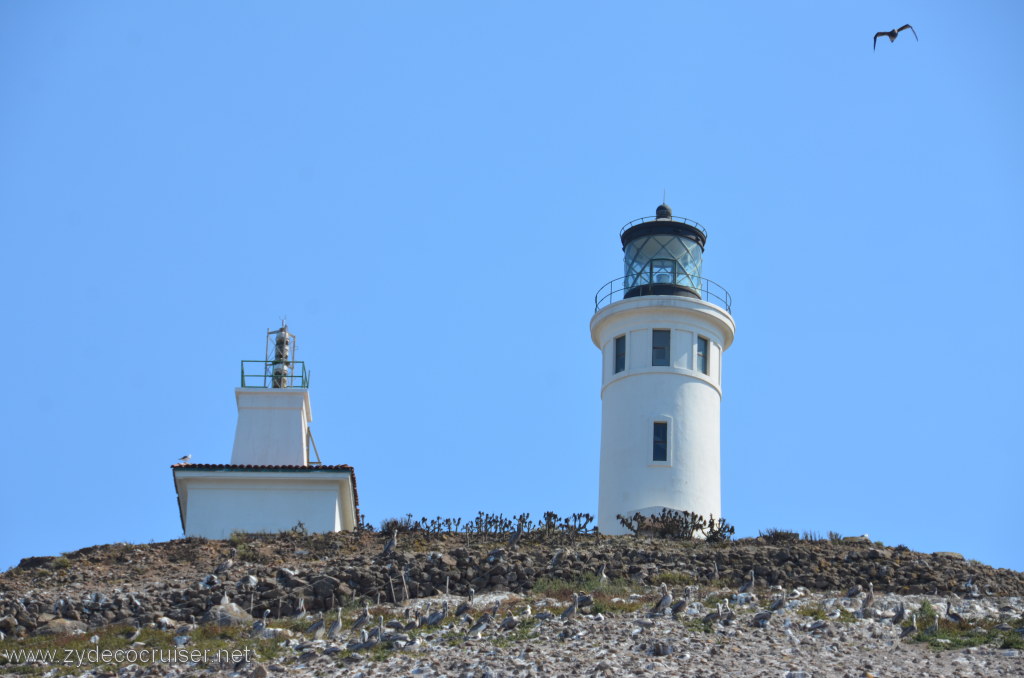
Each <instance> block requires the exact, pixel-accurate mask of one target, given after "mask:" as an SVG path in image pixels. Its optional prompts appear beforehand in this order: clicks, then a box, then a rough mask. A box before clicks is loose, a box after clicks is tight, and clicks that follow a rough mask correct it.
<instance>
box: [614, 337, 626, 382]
mask: <svg viewBox="0 0 1024 678" xmlns="http://www.w3.org/2000/svg"><path fill="white" fill-rule="evenodd" d="M625 369H626V337H625V335H623V336H621V337H615V373H616V374H618V373H619V372H622V371H623V370H625Z"/></svg>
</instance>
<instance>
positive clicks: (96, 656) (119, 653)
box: [0, 645, 256, 667]
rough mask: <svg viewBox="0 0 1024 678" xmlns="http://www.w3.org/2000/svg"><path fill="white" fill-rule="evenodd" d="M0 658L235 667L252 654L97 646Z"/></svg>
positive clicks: (5, 654) (8, 653)
mask: <svg viewBox="0 0 1024 678" xmlns="http://www.w3.org/2000/svg"><path fill="white" fill-rule="evenodd" d="M0 657H2V658H4V659H6V660H7V661H8V662H9V663H11V664H26V663H42V664H62V665H64V666H75V667H81V666H89V665H92V664H188V663H194V664H208V663H211V662H218V663H224V664H227V663H230V664H237V663H238V662H240V661H243V660H244V661H254V660H255V659H256V651H255V650H253V649H250V648H247V647H243V648H240V649H234V650H189V649H187V648H183V647H179V648H173V649H156V648H148V647H143V648H138V649H136V648H125V649H117V650H110V649H100V647H99V646H98V645H96V646H93V647H90V648H86V649H84V650H80V649H73V648H64V649H60V650H0Z"/></svg>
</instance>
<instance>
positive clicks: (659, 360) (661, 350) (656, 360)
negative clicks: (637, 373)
mask: <svg viewBox="0 0 1024 678" xmlns="http://www.w3.org/2000/svg"><path fill="white" fill-rule="evenodd" d="M653 335H654V336H653V339H652V342H651V365H654V366H655V367H658V366H659V365H661V366H666V367H667V366H668V364H669V353H670V352H671V347H670V343H671V341H672V338H671V337H672V333H671V332H670V331H669V330H654V333H653Z"/></svg>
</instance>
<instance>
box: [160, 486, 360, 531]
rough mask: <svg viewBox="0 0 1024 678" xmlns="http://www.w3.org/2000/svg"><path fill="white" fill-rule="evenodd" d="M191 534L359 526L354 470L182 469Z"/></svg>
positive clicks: (185, 512) (185, 513)
mask: <svg viewBox="0 0 1024 678" xmlns="http://www.w3.org/2000/svg"><path fill="white" fill-rule="evenodd" d="M175 483H176V485H177V488H178V500H179V502H180V504H181V505H182V509H183V510H182V518H183V521H184V529H185V534H186V536H200V537H206V538H208V539H225V538H227V537H230V536H231V533H232V532H283V531H286V530H290V529H292V528H294V527H295V526H296V525H297V524H298V523H299V522H300V521H301V522H302V524H303V525H304V526H305V528H306V529H307V530H308V531H310V532H336V531H339V530H351V529H354V527H355V501H354V495H353V491H352V481H351V476H350V475H348V474H344V473H324V472H311V473H289V472H272V471H262V472H248V471H238V470H224V471H203V470H197V471H184V470H182V471H178V472H176V473H175Z"/></svg>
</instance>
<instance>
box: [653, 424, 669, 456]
mask: <svg viewBox="0 0 1024 678" xmlns="http://www.w3.org/2000/svg"><path fill="white" fill-rule="evenodd" d="M651 460H652V461H668V422H664V421H656V422H654V454H653V455H652V457H651Z"/></svg>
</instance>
